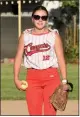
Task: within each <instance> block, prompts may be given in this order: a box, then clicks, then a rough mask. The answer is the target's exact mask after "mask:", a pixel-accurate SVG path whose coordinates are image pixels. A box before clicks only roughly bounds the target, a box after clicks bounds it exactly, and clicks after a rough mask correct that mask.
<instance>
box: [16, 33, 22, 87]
mask: <svg viewBox="0 0 80 117" xmlns="http://www.w3.org/2000/svg"><path fill="white" fill-rule="evenodd" d="M23 37H24V34H21V36H20V37H19V43H18V48H17V53H16V56H15V60H14V82H15V84H16V86H17V88H20V85H21V82H18V81H19V72H20V66H21V62H22V55H23V52H24V39H23Z"/></svg>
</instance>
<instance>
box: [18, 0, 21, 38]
mask: <svg viewBox="0 0 80 117" xmlns="http://www.w3.org/2000/svg"><path fill="white" fill-rule="evenodd" d="M20 34H21V0H19V1H18V37H19V36H20Z"/></svg>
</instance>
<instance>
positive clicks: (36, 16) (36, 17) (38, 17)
mask: <svg viewBox="0 0 80 117" xmlns="http://www.w3.org/2000/svg"><path fill="white" fill-rule="evenodd" d="M33 18H34V19H35V20H39V19H40V18H41V19H42V20H43V21H46V20H47V18H48V16H39V15H33Z"/></svg>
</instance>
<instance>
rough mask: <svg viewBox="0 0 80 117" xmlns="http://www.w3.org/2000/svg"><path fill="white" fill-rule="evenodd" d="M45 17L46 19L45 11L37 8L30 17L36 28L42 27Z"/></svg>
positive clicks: (45, 20) (45, 21)
mask: <svg viewBox="0 0 80 117" xmlns="http://www.w3.org/2000/svg"><path fill="white" fill-rule="evenodd" d="M47 19H48V16H47V13H46V11H44V10H37V11H36V12H35V13H34V15H33V17H32V22H33V24H34V25H35V27H36V28H38V29H43V28H44V27H45V26H46V23H47Z"/></svg>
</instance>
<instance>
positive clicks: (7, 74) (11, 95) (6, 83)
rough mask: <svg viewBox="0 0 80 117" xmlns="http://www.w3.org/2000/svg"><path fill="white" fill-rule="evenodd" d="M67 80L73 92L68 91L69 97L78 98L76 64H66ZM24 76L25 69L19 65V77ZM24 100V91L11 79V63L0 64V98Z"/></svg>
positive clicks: (22, 77)
mask: <svg viewBox="0 0 80 117" xmlns="http://www.w3.org/2000/svg"><path fill="white" fill-rule="evenodd" d="M67 72H68V76H67V77H68V80H69V81H70V82H72V83H73V85H74V89H73V92H71V93H69V99H78V89H79V88H78V65H76V64H68V65H67ZM25 78H26V70H25V68H24V67H21V72H20V79H21V80H22V79H25ZM17 99H18V100H24V99H25V92H24V91H19V90H18V89H17V88H16V86H15V84H14V80H13V64H1V100H17Z"/></svg>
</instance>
